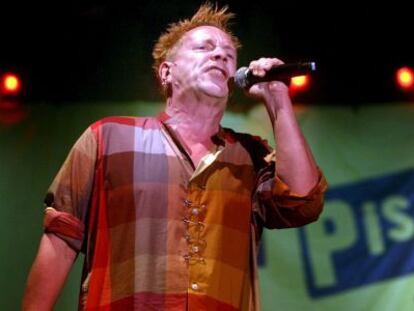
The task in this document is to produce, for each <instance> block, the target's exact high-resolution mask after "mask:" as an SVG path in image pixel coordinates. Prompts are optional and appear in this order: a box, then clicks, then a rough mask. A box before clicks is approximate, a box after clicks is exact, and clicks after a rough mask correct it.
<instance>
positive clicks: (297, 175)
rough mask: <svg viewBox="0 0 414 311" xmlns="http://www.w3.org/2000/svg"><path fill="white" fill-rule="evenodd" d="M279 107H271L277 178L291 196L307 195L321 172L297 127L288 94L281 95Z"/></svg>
mask: <svg viewBox="0 0 414 311" xmlns="http://www.w3.org/2000/svg"><path fill="white" fill-rule="evenodd" d="M275 100H278V101H279V102H278V104H277V105H271V106H270V107H272V108H270V111H269V114H270V115H271V119H272V123H273V129H274V135H275V141H276V144H277V148H276V163H277V165H276V166H277V174H278V176H279V177H280V178H281V179H282V180H283V181H284V182H285V183H286V184H287V185H288V186H289V187H290V189H291V191H292V192H295V193H297V194H307V193H308V192H309V191H310V190H311V189H312V188H313V187H314V186H315V185H316V183H317V181H318V170H317V165H316V163H315V160H314V158H313V155H312V152H311V150H310V148H309V145H308V144H307V142H306V140H305V138H304V136H303V134H302V131H301V130H300V127H299V125H298V123H297V120H296V116H295V113H294V111H293V107H292V104H291V102H290V98H289V96H288V93H287V92H286V93H282V94H279V96H278V98H277V99H275Z"/></svg>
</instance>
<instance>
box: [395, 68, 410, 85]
mask: <svg viewBox="0 0 414 311" xmlns="http://www.w3.org/2000/svg"><path fill="white" fill-rule="evenodd" d="M396 79H397V83H398V86H399V87H400V88H401V89H404V90H407V89H410V88H413V86H414V73H413V70H412V69H411V68H409V67H402V68H400V69H398V70H397V74H396Z"/></svg>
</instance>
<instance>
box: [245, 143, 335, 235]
mask: <svg viewBox="0 0 414 311" xmlns="http://www.w3.org/2000/svg"><path fill="white" fill-rule="evenodd" d="M259 149H260V152H258V154H260V156H261V157H262V159H263V160H262V161H260V167H259V168H258V169H257V170H256V171H257V178H256V188H255V193H254V195H253V212H254V217H255V222H256V223H257V224H260V225H261V226H262V227H266V228H268V229H274V228H279V229H280V228H291V227H300V226H303V225H306V224H308V223H311V222H313V221H316V220H317V219H318V217H319V215H320V213H321V212H322V208H323V204H324V195H325V192H326V190H327V182H326V179H325V177H324V175H323V173H322V171H321V170H320V169H319V168H318V181H317V183H316V184H315V186H314V187H313V188H312V189H311V190H310V191H309V192H308V193H307V194H305V195H300V194H297V193H295V192H293V191H291V189H290V188H289V186H288V185H287V184H286V183H285V182H284V181H283V180H281V179H280V178H279V177H278V176H276V171H277V163H275V160H274V158H275V157H274V151H272V149H271V147H270V146H268V145H267V143H266V142H264V141H262V144H261V147H260V148H259ZM256 150H257V149H256ZM272 154H273V156H272ZM257 163H258V161H256V165H255V166H256V168H257V167H258V166H257Z"/></svg>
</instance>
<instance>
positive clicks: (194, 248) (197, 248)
mask: <svg viewBox="0 0 414 311" xmlns="http://www.w3.org/2000/svg"><path fill="white" fill-rule="evenodd" d="M199 250H200V248H199V247H198V246H197V245H194V246H193V252H194V253H198V251H199Z"/></svg>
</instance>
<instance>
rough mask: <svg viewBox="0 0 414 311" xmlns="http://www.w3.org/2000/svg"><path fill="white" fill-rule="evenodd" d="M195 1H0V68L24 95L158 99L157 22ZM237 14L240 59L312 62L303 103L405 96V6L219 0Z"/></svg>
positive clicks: (408, 61) (186, 11)
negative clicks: (399, 75)
mask: <svg viewBox="0 0 414 311" xmlns="http://www.w3.org/2000/svg"><path fill="white" fill-rule="evenodd" d="M201 3H202V2H201V1H165V2H162V1H143V2H139V1H135V2H121V1H89V2H88V1H55V2H54V3H52V4H47V3H42V2H33V3H31V4H28V3H25V2H13V3H10V4H7V5H5V4H4V5H1V7H0V30H1V37H0V38H1V39H0V40H1V41H0V74H1V73H2V72H5V71H15V72H17V73H19V74H20V75H21V76H22V79H23V94H22V96H23V97H24V98H26V99H27V100H30V101H34V102H35V101H44V100H46V101H52V102H71V101H92V100H93V101H112V100H117V101H130V100H160V99H161V98H160V96H159V95H158V91H157V87H156V84H155V80H154V78H153V74H152V71H151V64H152V58H151V50H152V47H153V44H154V42H155V41H156V39H157V38H158V36H159V35H160V33H161V32H162V31H163V30H164V29H165V27H166V26H167V25H168V24H169V23H171V22H174V21H177V20H178V19H180V18H184V17H190V16H191V15H192V14H193V13H194V12H195V10H196V9H197V8H198V6H199V5H200V4H201ZM218 3H219V4H225V3H227V4H229V6H230V10H231V11H233V12H235V13H236V14H237V18H236V20H235V24H234V27H233V29H234V32H235V34H236V35H238V36H239V37H240V39H241V41H242V43H243V48H242V50H241V52H240V54H239V65H240V66H241V65H245V64H247V63H248V61H249V60H252V59H255V58H258V57H262V56H276V57H279V58H281V59H283V60H284V61H285V62H296V61H299V60H303V61H308V60H313V61H316V63H317V67H318V70H317V72H316V73H315V74H314V76H313V80H312V81H313V82H312V86H311V89H310V90H309V91H308V92H306V94H303V95H301V98H299V100H302V101H304V102H306V103H311V104H312V103H318V104H329V105H334V104H339V105H342V104H343V105H360V104H370V103H379V102H393V101H400V100H407V99H411V97H412V94H408V93H404V92H401V91H400V90H398V89H397V88H396V86H395V82H394V72H395V70H396V69H397V68H398V67H400V66H402V65H410V66H413V65H414V54H413V51H414V49H413V47H412V41H413V35H412V32H413V29H414V27H413V20H414V19H413V17H412V15H413V14H412V9H411V8H409V5H408V4H402V3H398V2H395V1H393V2H388V3H387V2H384V3H383V4H378V3H375V4H372V5H371V4H369V3H366V2H362V1H359V2H358V1H355V2H349V1H339V2H333V1H331V2H327V3H325V4H322V3H320V4H318V3H316V4H315V2H314V1H306V2H305V1H283V2H279V1H257V0H256V1H218Z"/></svg>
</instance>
